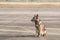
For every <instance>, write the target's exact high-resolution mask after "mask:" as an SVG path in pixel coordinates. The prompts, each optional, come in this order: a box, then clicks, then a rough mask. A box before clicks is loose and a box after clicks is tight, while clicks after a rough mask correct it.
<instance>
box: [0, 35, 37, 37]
mask: <svg viewBox="0 0 60 40" xmlns="http://www.w3.org/2000/svg"><path fill="white" fill-rule="evenodd" d="M0 37H37V35H14V36H12V35H0Z"/></svg>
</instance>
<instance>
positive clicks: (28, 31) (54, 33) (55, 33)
mask: <svg viewBox="0 0 60 40" xmlns="http://www.w3.org/2000/svg"><path fill="white" fill-rule="evenodd" d="M47 30H51V31H50V32H49V31H48V32H47V34H48V35H60V32H58V31H60V28H47ZM52 30H53V31H55V30H57V32H52ZM0 32H2V33H4V32H5V33H7V32H13V33H14V32H26V33H34V34H35V31H33V30H10V29H0Z"/></svg>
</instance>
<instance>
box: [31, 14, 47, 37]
mask: <svg viewBox="0 0 60 40" xmlns="http://www.w3.org/2000/svg"><path fill="white" fill-rule="evenodd" d="M31 21H32V22H34V23H35V27H36V33H37V34H38V35H37V36H38V37H39V35H41V36H43V37H44V36H46V35H47V31H46V29H45V27H44V24H43V23H42V21H41V20H40V19H39V18H38V14H37V15H34V17H33V18H32V20H31Z"/></svg>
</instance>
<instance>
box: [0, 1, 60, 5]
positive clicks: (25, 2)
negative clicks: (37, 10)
mask: <svg viewBox="0 0 60 40" xmlns="http://www.w3.org/2000/svg"><path fill="white" fill-rule="evenodd" d="M0 4H37V5H39V4H60V2H0Z"/></svg>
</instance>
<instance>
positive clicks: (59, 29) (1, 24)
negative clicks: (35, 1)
mask: <svg viewBox="0 0 60 40" xmlns="http://www.w3.org/2000/svg"><path fill="white" fill-rule="evenodd" d="M35 14H39V18H40V19H41V20H42V22H43V23H44V25H45V27H46V29H47V32H48V34H47V37H45V38H43V37H40V38H39V37H36V33H35V27H34V23H33V22H31V21H30V20H31V19H32V17H33V16H34V15H35ZM0 40H60V8H0Z"/></svg>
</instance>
